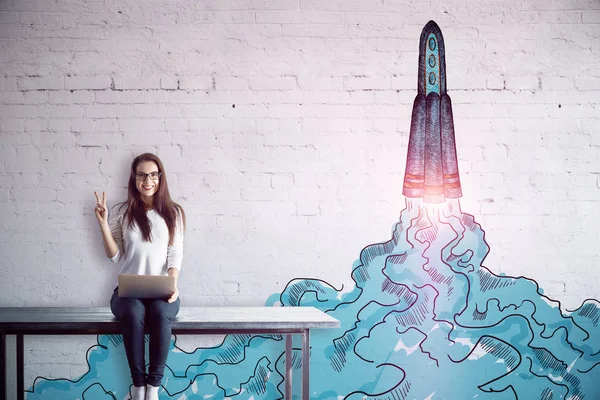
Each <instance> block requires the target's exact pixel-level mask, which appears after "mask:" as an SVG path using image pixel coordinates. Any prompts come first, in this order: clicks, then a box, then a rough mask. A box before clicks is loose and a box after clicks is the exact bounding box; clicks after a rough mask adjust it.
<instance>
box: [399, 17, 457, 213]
mask: <svg viewBox="0 0 600 400" xmlns="http://www.w3.org/2000/svg"><path fill="white" fill-rule="evenodd" d="M417 80H418V84H417V97H416V98H415V101H414V104H413V111H412V119H411V124H410V137H409V140H408V155H407V158H406V173H405V174H404V187H403V190H402V194H403V195H404V196H406V197H409V198H420V199H423V200H425V202H426V203H443V202H444V200H445V199H457V198H459V197H461V196H462V190H461V187H460V178H459V176H458V160H457V158H456V144H455V140H454V120H453V118H452V102H451V101H450V96H448V94H447V93H446V57H445V52H444V38H443V37H442V32H441V31H440V28H439V27H438V26H437V24H436V23H435V22H433V21H430V22H429V23H428V24H427V25H425V28H423V31H422V32H421V40H420V41H419V74H418V79H417Z"/></svg>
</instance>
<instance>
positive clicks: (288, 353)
mask: <svg viewBox="0 0 600 400" xmlns="http://www.w3.org/2000/svg"><path fill="white" fill-rule="evenodd" d="M285 400H292V335H291V334H287V335H285Z"/></svg>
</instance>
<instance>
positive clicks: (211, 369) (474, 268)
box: [27, 198, 600, 400]
mask: <svg viewBox="0 0 600 400" xmlns="http://www.w3.org/2000/svg"><path fill="white" fill-rule="evenodd" d="M488 252H489V246H488V244H487V243H486V241H485V233H484V231H483V230H482V229H481V226H480V225H479V224H478V223H476V222H475V219H474V217H473V216H472V215H469V214H466V213H462V212H461V210H460V204H459V201H458V200H457V199H456V200H447V201H446V202H445V203H443V204H440V205H432V204H426V203H424V202H423V201H422V200H420V199H409V198H407V199H406V208H405V209H404V210H403V211H402V213H401V217H400V221H399V222H398V223H396V224H395V226H394V229H393V235H392V238H391V239H390V240H389V241H387V242H385V243H376V244H371V245H369V246H367V247H365V248H364V249H363V250H362V251H361V253H360V258H359V260H357V262H356V263H355V265H354V268H353V270H352V279H353V281H354V282H355V285H354V287H352V288H349V290H344V288H341V289H336V288H335V287H333V286H331V285H330V284H328V283H327V282H324V281H322V280H319V279H295V280H293V281H291V282H289V283H288V284H287V286H286V287H285V288H284V290H283V291H282V292H281V293H275V294H273V295H272V296H270V297H269V298H268V300H267V301H266V305H268V306H276V305H283V306H285V307H295V306H314V307H317V308H319V309H321V310H322V311H324V312H326V313H328V314H330V315H332V316H333V317H335V318H337V319H339V320H340V321H341V327H340V328H339V329H327V330H315V331H313V333H312V334H311V345H312V346H311V372H312V374H311V399H319V400H320V399H349V400H362V399H381V400H383V399H390V400H392V399H394V400H405V399H428V400H433V399H459V400H462V399H473V398H474V399H490V400H492V399H493V400H508V399H523V400H529V399H540V400H556V399H570V400H583V399H586V400H593V399H598V398H600V388H599V387H600V384H599V383H598V382H600V367H599V366H598V365H599V364H600V303H599V302H598V301H597V300H595V299H588V300H586V301H584V302H583V304H582V305H581V307H579V308H578V309H576V310H572V311H566V310H562V309H561V307H560V303H559V302H558V301H555V300H552V299H550V298H548V297H546V296H544V294H543V291H542V290H541V289H540V288H539V286H538V284H537V283H536V282H535V281H534V280H532V279H528V278H525V277H510V276H498V275H495V274H493V273H492V272H490V271H489V270H488V269H487V268H486V267H484V266H483V261H484V259H485V257H486V255H487V254H488ZM523 268H526V266H523ZM295 345H296V346H295V348H296V349H295V350H294V354H293V368H294V381H295V382H300V367H301V362H302V360H301V356H300V351H299V350H297V348H299V343H295ZM87 360H88V364H89V371H88V372H87V373H85V374H84V375H83V376H81V377H80V378H79V379H77V380H68V379H55V380H51V379H46V378H43V377H38V378H36V379H35V381H34V383H33V385H32V386H31V387H30V388H29V389H28V390H29V392H30V393H28V395H27V398H28V399H29V400H31V399H34V400H38V399H39V400H41V399H44V400H57V399H119V400H120V399H124V398H127V396H128V391H129V385H130V384H131V379H130V375H129V371H128V369H127V363H126V358H125V354H124V350H123V346H122V341H121V337H120V335H99V336H98V344H97V345H95V346H92V347H91V348H90V350H89V351H88V354H87ZM284 362H285V357H284V340H283V337H282V336H280V335H227V336H226V337H225V338H224V340H223V342H222V343H221V344H220V345H219V346H215V347H211V348H197V349H195V351H193V352H191V353H186V352H184V351H183V350H181V349H179V348H178V347H177V343H176V338H175V340H174V341H173V342H172V348H171V351H170V353H169V358H168V365H167V368H166V370H165V379H164V380H163V388H162V389H161V391H160V398H161V399H239V400H241V399H245V400H246V399H247V400H252V399H253V400H273V399H281V398H283V391H284V388H283V376H284V374H285V365H284ZM298 386H299V385H298ZM296 390H297V392H296V391H295V392H294V396H293V398H294V399H299V398H300V397H299V396H300V393H299V387H297V388H296Z"/></svg>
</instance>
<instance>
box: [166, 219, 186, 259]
mask: <svg viewBox="0 0 600 400" xmlns="http://www.w3.org/2000/svg"><path fill="white" fill-rule="evenodd" d="M183 236H184V224H183V216H182V213H181V211H179V210H178V211H177V224H176V226H175V233H174V235H173V244H172V245H170V246H169V247H168V248H167V271H168V270H169V268H176V269H178V270H180V271H181V262H182V260H183Z"/></svg>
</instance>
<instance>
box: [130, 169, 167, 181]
mask: <svg viewBox="0 0 600 400" xmlns="http://www.w3.org/2000/svg"><path fill="white" fill-rule="evenodd" d="M161 175H162V172H158V171H154V172H150V173H149V174H145V173H143V172H136V173H135V175H134V176H135V180H136V181H142V182H143V181H145V180H146V177H148V178H150V180H151V181H157V180H158V178H160V176H161Z"/></svg>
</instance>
